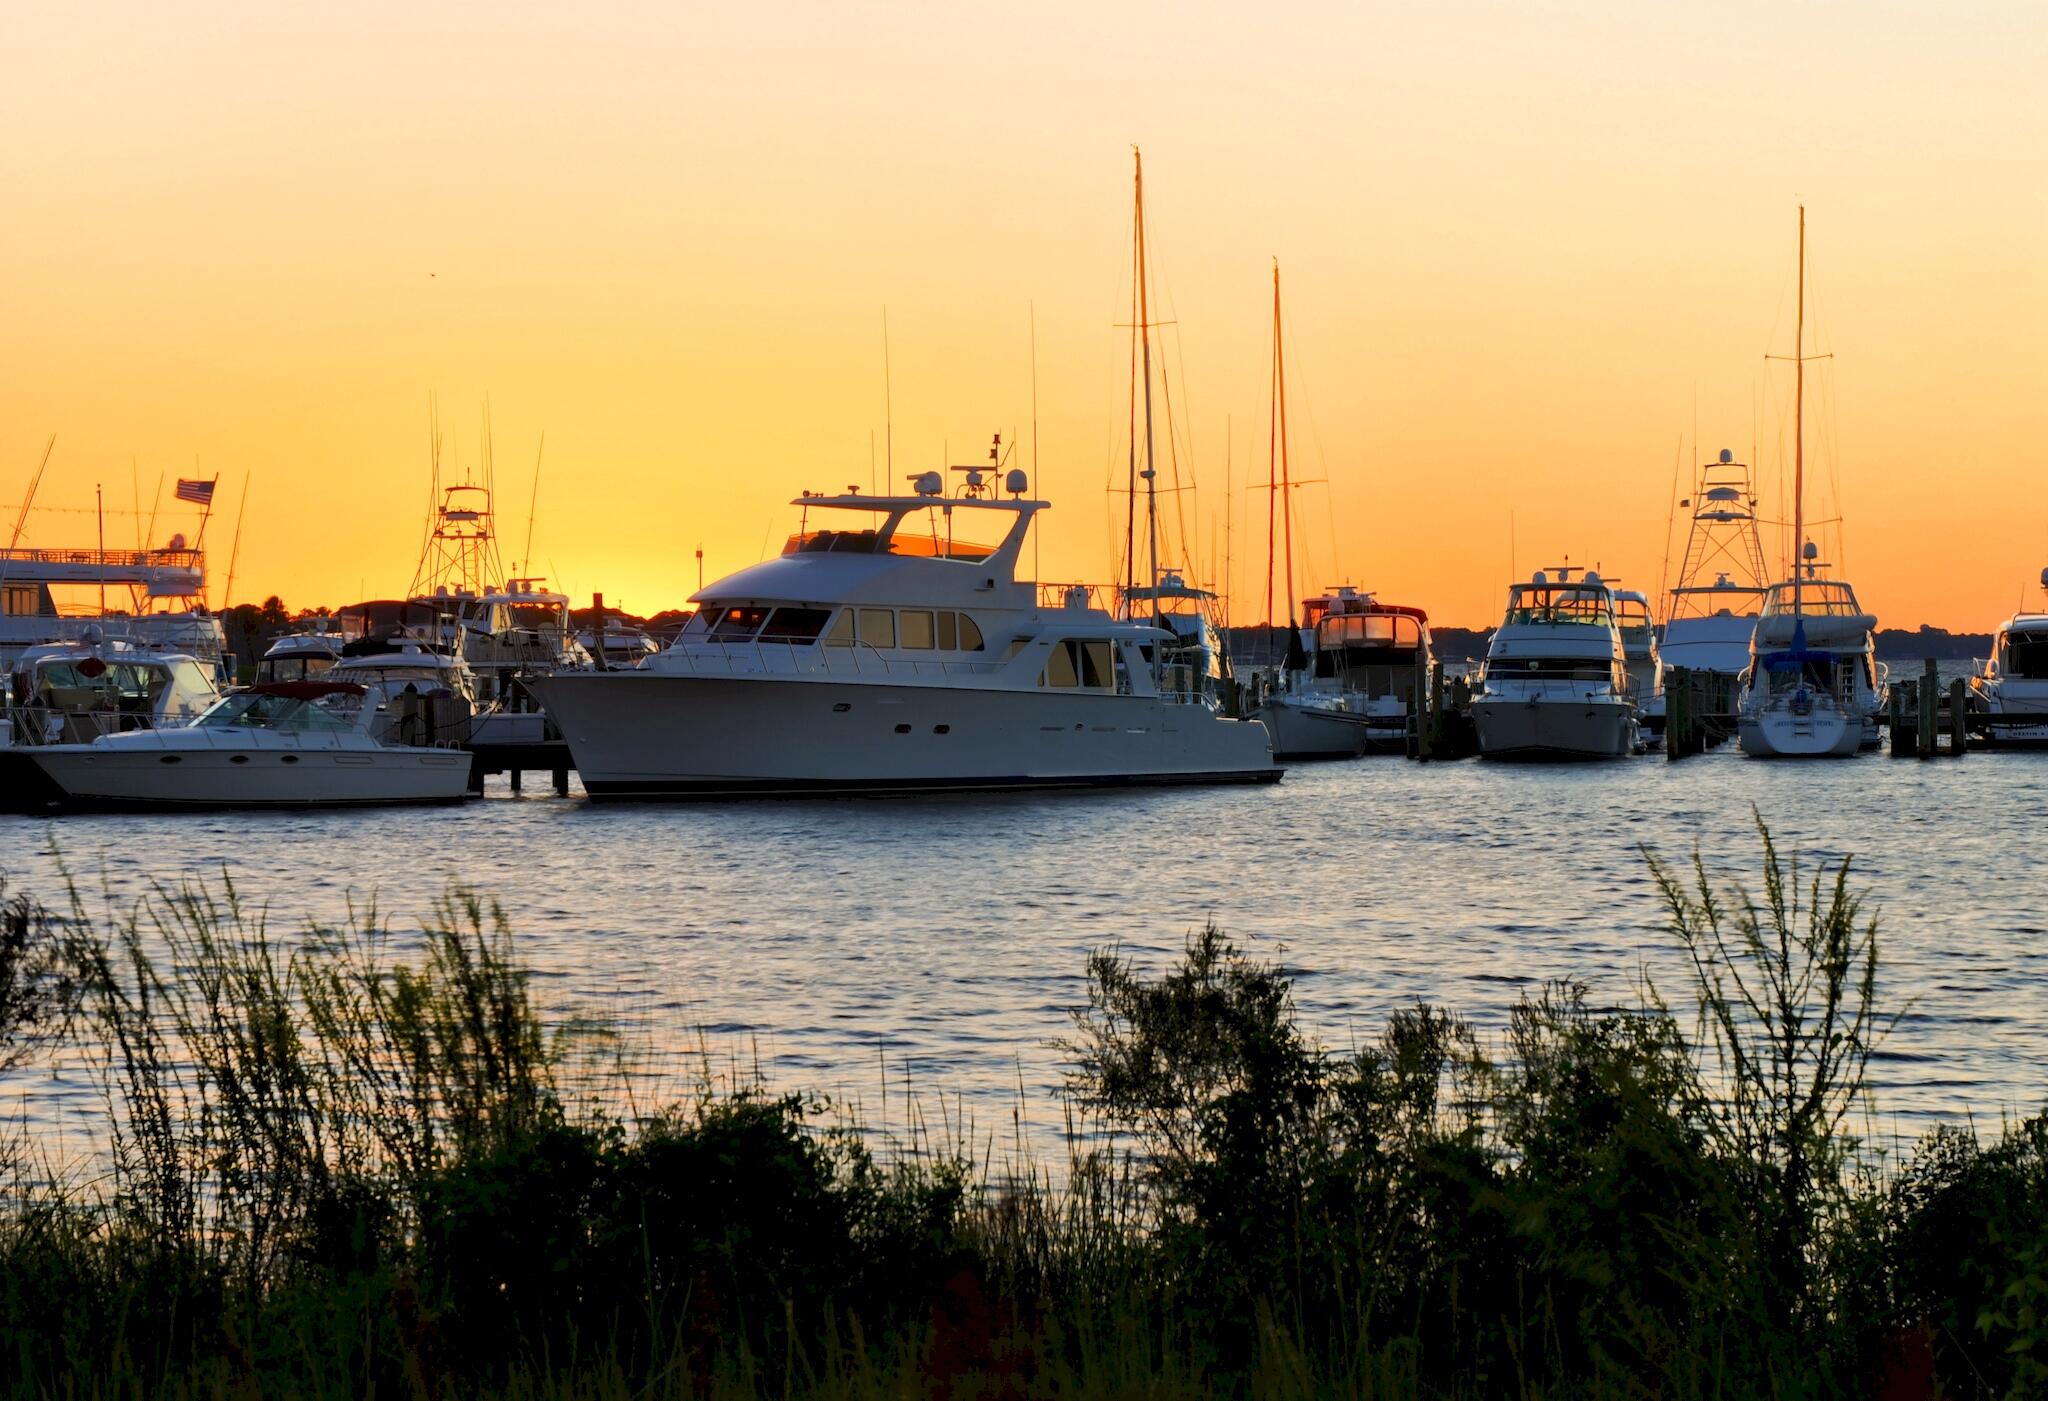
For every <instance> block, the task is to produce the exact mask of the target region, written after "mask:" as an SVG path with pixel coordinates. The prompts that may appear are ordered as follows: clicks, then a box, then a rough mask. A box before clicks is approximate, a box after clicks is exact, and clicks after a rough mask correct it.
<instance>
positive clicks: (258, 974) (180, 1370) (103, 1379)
mask: <svg viewBox="0 0 2048 1401" xmlns="http://www.w3.org/2000/svg"><path fill="white" fill-rule="evenodd" d="M1763 837H1764V840H1763V870H1762V876H1763V879H1762V886H1761V890H1760V892H1758V893H1756V894H1755V895H1751V894H1748V893H1745V892H1743V891H1741V890H1740V889H1738V888H1735V887H1733V886H1728V885H1722V884H1717V883H1716V882H1715V881H1714V880H1713V879H1712V878H1711V876H1710V874H1709V871H1708V868H1707V867H1706V865H1705V864H1704V863H1703V862H1700V861H1699V860H1698V859H1695V860H1694V862H1693V863H1692V864H1691V865H1690V866H1687V867H1672V866H1667V865H1665V864H1663V863H1661V862H1658V861H1656V860H1654V859H1651V858H1646V859H1650V861H1651V869H1652V872H1653V874H1654V876H1655V879H1656V880H1657V882H1658V885H1659V888H1660V889H1661V891H1662V892H1663V897H1664V902H1665V908H1666V915H1667V920H1668V924H1669V927H1670V932H1671V935H1672V937H1673V938H1674V939H1676V940H1677V941H1678V943H1679V946H1680V947H1681V948H1682V949H1683V950H1684V951H1685V952H1686V953H1687V954H1688V956H1689V957H1688V960H1687V965H1686V966H1687V967H1688V968H1689V970H1690V978H1689V981H1688V982H1687V984H1686V985H1685V986H1684V987H1683V988H1682V989H1680V988H1668V989H1667V988H1657V987H1654V986H1649V985H1647V984H1646V985H1645V987H1644V988H1643V990H1642V994H1641V996H1640V997H1639V998H1638V999H1637V1000H1636V1003H1635V1005H1632V1006H1629V1007H1611V1006H1605V1005H1601V1004H1599V1003H1598V1002H1596V1001H1595V1000H1594V998H1593V997H1592V995H1591V993H1590V991H1589V989H1588V988H1586V987H1585V986H1583V985H1580V984H1576V983H1570V982H1564V983H1555V984H1552V985H1549V986H1547V987H1545V988H1542V989H1541V990H1539V991H1537V992H1535V993H1533V994H1531V995H1529V996H1527V997H1525V998H1524V999H1523V1000H1522V1001H1521V1002H1520V1004H1519V1005H1518V1006H1516V1007H1515V1008H1514V1010H1513V1014H1512V1018H1511V1022H1510V1025H1509V1029H1508V1031H1507V1033H1506V1035H1505V1037H1504V1038H1503V1039H1502V1041H1501V1043H1500V1044H1499V1045H1498V1046H1496V1047H1493V1048H1491V1050H1489V1048H1488V1047H1487V1046H1485V1045H1482V1044H1481V1042H1480V1040H1479V1038H1477V1037H1476V1036H1475V1035H1474V1034H1473V1033H1472V1032H1471V1031H1470V1029H1469V1028H1468V1027H1467V1026H1466V1025H1465V1024H1464V1023H1463V1022H1462V1021H1460V1020H1459V1019H1458V1018H1457V1017H1456V1016H1455V1015H1454V1014H1452V1013H1450V1012H1447V1011H1445V1010H1442V1009H1438V1008H1432V1007H1425V1006H1418V1007H1415V1008H1412V1009H1410V1010H1407V1011H1404V1012H1401V1013H1399V1014H1398V1015H1396V1016H1394V1017H1392V1018H1391V1019H1390V1020H1389V1022H1388V1023H1387V1025H1386V1026H1385V1028H1384V1029H1383V1030H1382V1031H1381V1033H1380V1034H1379V1036H1378V1037H1377V1038H1376V1039H1375V1040H1373V1041H1372V1042H1371V1043H1370V1044H1368V1045H1365V1046H1361V1047H1354V1048H1351V1049H1346V1050H1341V1051H1340V1050H1336V1049H1332V1048H1330V1047H1328V1046H1325V1045H1323V1044H1321V1043H1319V1042H1318V1041H1316V1040H1315V1039H1314V1038H1313V1037H1312V1036H1311V1035H1310V1034H1309V1033H1308V1032H1307V1031H1306V1030H1305V1029H1304V1028H1303V1027H1302V1025H1301V1024H1300V1021H1299V1019H1298V1018H1297V1016H1296V1013H1295V1009H1294V1005H1293V1001H1292V980H1291V977H1290V975H1289V973H1288V971H1287V970H1286V969H1285V968H1284V967H1282V966H1281V965H1279V964H1278V963H1275V962H1271V961H1266V960H1263V959H1260V958H1258V957H1256V956H1254V955H1253V954H1252V953H1250V952H1248V951H1247V950H1246V949H1244V948H1243V947H1241V946H1239V945H1238V944H1237V943H1235V942H1234V941H1233V940H1231V939H1230V938H1229V937H1228V936H1227V935H1226V934H1225V933H1223V932H1222V931H1220V930H1218V929H1216V928H1215V927H1213V926H1209V927H1205V928H1203V929H1200V930H1198V931H1196V932H1195V933H1194V934H1193V935H1192V936H1191V937H1190V938H1189V939H1188V942H1187V947H1186V950H1185V954H1184V956H1183V957H1182V959H1181V960H1180V962H1179V963H1178V964H1177V966H1174V967H1172V968H1170V969H1167V970H1165V971H1163V972H1158V973H1155V972H1151V971H1148V970H1146V969H1144V968H1141V967H1139V966H1138V965H1137V964H1136V963H1135V962H1133V961H1132V960H1130V959H1128V958H1126V957H1124V956H1122V955H1121V954H1120V953H1118V952H1117V951H1114V950H1110V951H1104V952H1102V953H1099V954H1097V955H1096V956H1095V957H1094V958H1092V959H1091V960H1090V961H1089V964H1088V969H1087V973H1088V996H1087V1002H1086V1005H1085V1006H1084V1007H1082V1008H1080V1009H1078V1010H1077V1011H1076V1013H1075V1015H1074V1021H1073V1029H1072V1031H1071V1033H1070V1036H1069V1038H1068V1041H1067V1044H1066V1047H1065V1050H1066V1052H1067V1055H1068V1057H1069V1063H1070V1067H1071V1078H1070V1085H1069V1094H1068V1114H1069V1116H1070V1123H1071V1126H1072V1129H1073V1132H1072V1133H1071V1135H1070V1142H1071V1143H1072V1144H1073V1145H1074V1147H1073V1149H1072V1157H1071V1160H1070V1161H1069V1162H1068V1163H1066V1164H1063V1165H1061V1166H1060V1168H1059V1170H1058V1171H1057V1172H1052V1171H1047V1170H1043V1169H1039V1170H1031V1169H1028V1168H1026V1169H1023V1170H1017V1171H1009V1172H997V1171H994V1170H993V1169H992V1168H991V1167H990V1166H989V1165H988V1163H987V1161H986V1159H985V1158H980V1159H978V1158H977V1157H976V1156H975V1154H974V1152H973V1145H972V1144H971V1143H967V1142H947V1141H944V1140H943V1139H942V1138H939V1137H936V1136H934V1135H932V1134H930V1133H928V1132H922V1131H920V1132H913V1133H911V1134H909V1136H908V1137H907V1138H902V1139H899V1140H898V1141H895V1142H891V1143H887V1144H881V1143H878V1141H877V1139H876V1136H875V1135H872V1134H867V1133H863V1132H861V1131H860V1130H859V1128H858V1126H857V1125H854V1124H851V1123H849V1122H848V1120H847V1118H846V1116H845V1114H844V1113H843V1112H842V1111H840V1110H838V1109H835V1107H834V1106H832V1105H830V1104H828V1103H827V1102H826V1101H824V1100H821V1099H817V1098H814V1097H809V1096H800V1095H787V1094H776V1093H771V1092H769V1091H768V1090H767V1089H766V1088H765V1087H763V1086H761V1085H759V1084H757V1083H751V1082H748V1081H746V1080H741V1081H739V1082H737V1083H719V1082H716V1081H714V1080H713V1079H711V1078H709V1077H707V1078H705V1079H703V1080H702V1082H701V1083H700V1085H699V1087H698V1088H697V1089H696V1090H695V1091H694V1092H693V1093H692V1094H690V1095H688V1096H686V1097H685V1099H684V1100H683V1102H681V1103H678V1104H674V1105H671V1106H668V1107H665V1108H663V1109H661V1110H660V1111H658V1112H652V1113H636V1114H624V1113H620V1112H617V1111H616V1110H606V1109H604V1108H602V1107H600V1106H603V1105H605V1104H607V1103H614V1102H615V1101H616V1098H617V1097H616V1096H612V1097H610V1098H607V1096H606V1095H604V1094H599V1093H592V1092H590V1087H591V1086H592V1085H593V1084H596V1085H599V1086H600V1087H601V1086H602V1084H603V1083H604V1081H605V1077H606V1075H607V1074H608V1073H613V1072H616V1073H619V1074H621V1075H623V1074H624V1070H625V1069H626V1068H625V1067H620V1066H619V1065H618V1060H619V1056H620V1053H619V1052H618V1049H617V1045H616V1042H615V1041H613V1040H612V1039H610V1038H608V1037H607V1035H606V1034H605V1032H604V1029H603V1028H601V1027H594V1026H591V1025H588V1024H579V1023H575V1022H556V1023H551V1022H549V1021H548V1020H547V1019H546V1018H544V1016H543V1014H542V1010H541V1009H540V1007H539V1006H538V1005H537V1004H536V1002H535V1000H534V997H533V994H532V988H531V986H530V984H529V981H528V978H527V976H526V974H525V973H524V972H523V970H522V969H521V968H520V966H519V964H518V962H517V959H516V955H515V950H514V947H513V944H512V940H511V937H510V935H509V933H508V932H507V929H506V925H505V921H504V919H503V917H502V915H501V914H500V913H499V912H498V910H497V909H496V907H495V906H493V905H491V904H489V903H488V902H486V901H484V900H482V899H481V898H479V897H477V896H475V895H474V894H471V893H469V892H465V891H461V890H454V891H451V892H449V893H448V894H447V895H446V896H445V897H444V899H443V900H442V901H441V903H440V904H439V906H438V907H437V909H436V910H435V912H434V914H433V917H431V918H429V919H428V920H426V921H424V922H423V927H422V928H421V929H419V930H417V931H411V930H407V931H404V932H403V933H402V934H401V932H400V931H397V930H394V929H392V928H391V927H390V926H388V925H387V924H386V923H385V922H384V921H382V920H381V918H380V917H379V915H378V913H377V911H376V910H374V909H372V908H365V909H362V910H359V911H357V912H355V914H354V915H353V916H352V918H350V919H349V920H348V921H345V922H344V925H343V926H342V927H340V928H307V929H302V930H294V931H293V932H292V934H291V936H290V937H277V936H274V935H273V934H272V932H271V931H270V929H269V927H268V922H267V919H266V916H265V914H264V912H262V911H259V910H253V909H251V908H249V907H247V906H245V905H244V904H243V903H242V902H241V899H240V897H239V895H238V893H237V892H236V890H235V888H234V886H233V884H232V882H230V881H228V880H227V879H226V878H224V877H223V878H221V879H220V880H218V881H216V882H214V883H212V884H211V885H204V886H203V885H197V884H194V885H185V886H180V887H177V888H171V889H161V890H159V891H157V892H156V894H155V895H154V896H153V897H152V898H150V899H148V900H145V901H143V902H140V904H139V905H138V906H137V907H136V909H135V910H134V912H133V913H132V915H131V916H129V917H127V918H125V919H123V920H121V921H119V922H117V924H116V926H115V927H113V928H102V927H101V926H100V924H99V923H97V922H96V921H94V920H93V919H91V918H89V917H88V916H87V915H86V912H85V909H84V906H83V902H82V901H80V900H79V899H78V897H77V896H76V895H75V894H73V895H72V896H71V898H70V901H69V904H68V906H67V907H65V908H64V909H63V912H62V913H61V914H59V915H53V914H51V913H50V912H49V911H47V910H45V909H44V908H43V907H41V906H39V905H37V904H35V903H34V902H32V901H30V900H28V899H27V898H25V897H23V896H21V895H18V894H17V895H15V896H13V897H12V898H5V899H4V914H5V920H4V934H5V937H4V939H0V1054H4V1055H5V1056H6V1057H7V1058H8V1062H7V1063H9V1064H11V1065H12V1066H13V1067H14V1071H13V1073H15V1074H16V1075H20V1074H25V1073H34V1071H35V1067H37V1066H38V1065H39V1064H40V1063H41V1062H42V1060H43V1059H44V1058H47V1057H57V1058H59V1059H62V1058H65V1057H69V1058H70V1059H71V1063H72V1064H74V1065H75V1064H76V1063H77V1061H78V1059H79V1058H81V1057H82V1058H83V1059H84V1061H85V1062H86V1063H87V1064H88V1065H90V1066H91V1067H92V1068H93V1070H94V1073H96V1074H97V1075H98V1077H99V1078H100V1081H101V1083H102V1085H103V1087H104V1090H105V1095H104V1103H105V1121H104V1124H103V1125H102V1126H101V1128H102V1137H103V1138H104V1140H105V1141H106V1142H107V1144H108V1145H109V1155H110V1159H111V1169H110V1172H109V1174H108V1175H107V1176H106V1177H105V1178H104V1179H100V1180H93V1181H86V1182H76V1181H72V1180H69V1179H67V1178H64V1177H62V1176H61V1175H55V1174H52V1173H50V1172H48V1171H46V1170H45V1168H46V1165H45V1164H43V1163H42V1162H41V1161H40V1160H39V1159H38V1157H37V1155H36V1153H35V1152H34V1151H33V1150H34V1145H33V1144H30V1143H27V1142H23V1141H20V1140H17V1141H15V1142H14V1143H13V1145H12V1150H11V1151H12V1162H11V1167H12V1176H11V1181H10V1185H9V1190H8V1195H7V1199H6V1203H5V1206H4V1210H0V1339H4V1340H5V1342H4V1347H0V1376H4V1377H5V1379H6V1382H7V1387H8V1390H9V1391H10V1392H11V1393H12V1394H18V1395H28V1396H41V1395H49V1396H57V1395H64V1396H72V1395H123V1396H141V1395H148V1396H202V1395H204V1396H216V1395H236V1396H243V1395H251V1396H253V1395H271V1394H278V1395H305V1396H337V1397H339V1396H352V1397H354V1396H366V1395H371V1394H375V1395H379V1396H468V1395H485V1394H510V1395H521V1396H536V1397H538V1396H564V1397H571V1396H573V1397H586V1396H588V1397H600V1396H614V1395H617V1396H628V1395H630V1396H689V1395H719V1396H724V1395H734V1396H737V1395H760V1394H776V1395H821V1396H822V1395H832V1396H839V1395H845V1396H892V1397H895V1396H905V1395H942V1396H956V1397H965V1396H1000V1397H1012V1396H1016V1397H1022V1396H1036V1395H1046V1396H1052V1395H1095V1394H1105V1395H1131V1396H1158V1395H1185V1394H1239V1395H1248V1396H1260V1397H1265V1396H1294V1395H1330V1396H1339V1395H1341V1396H1352V1395H1373V1396H1381V1395H1385V1396H1460V1397H1462V1396H1472V1397H1481V1396H1486V1397H1491V1396H1501V1395H1517V1396H1532V1397H1553V1396H1554V1397H1565V1396H1586V1395H1595V1396H1609V1395H1611V1396H1627V1397H1664V1396H1669V1397H1707V1396H1715V1397H1724V1396H1747V1395H1775V1396H1787V1397H1804V1396H1813V1397H1832V1396H1868V1395H1879V1394H1882V1395H1895V1396H1904V1395H1913V1396H1934V1395H1947V1396H1956V1397H1965V1396H1968V1397H2024V1396H2032V1395H2040V1394H2043V1390H2044V1388H2048V1120H2044V1119H2042V1118H2038V1117H2037V1118H2032V1119H2028V1120H2026V1121H2024V1122H2021V1123H2016V1124H2012V1125H2009V1126H2008V1127H2006V1128H2005V1129H2004V1130H2003V1131H2002V1132H2001V1133H1999V1134H1998V1135H1996V1136H1995V1137H1993V1138H1991V1139H1990V1140H1989V1141H1983V1140H1980V1139H1979V1138H1978V1137H1977V1135H1975V1134H1974V1133H1973V1132H1972V1131H1970V1130H1969V1129H1967V1128H1944V1129H1941V1130H1938V1131H1936V1132H1934V1133H1932V1134H1930V1135H1928V1136H1927V1137H1926V1138H1925V1139H1924V1140H1922V1141H1921V1142H1920V1143H1919V1144H1918V1145H1917V1146H1915V1147H1913V1148H1912V1149H1911V1150H1910V1151H1909V1152H1907V1153H1906V1154H1905V1155H1904V1156H1903V1158H1902V1159H1900V1160H1897V1161H1892V1160H1890V1159H1888V1158H1887V1157H1886V1156H1885V1155H1883V1154H1881V1153H1879V1152H1877V1151H1876V1149H1875V1147H1873V1145H1871V1144H1870V1143H1868V1142H1866V1141H1864V1139H1863V1138H1862V1137H1861V1134H1862V1132H1863V1131H1864V1128H1865V1125H1867V1124H1868V1122H1869V1121H1870V1115H1869V1108H1868V1105H1867V1096H1868V1081H1867V1074H1868V1068H1869V1063H1870V1058H1871V1056H1872V1054H1873V1052H1874V1051H1876V1049H1877V1048H1878V1047H1879V1045H1880V1044H1881V1042H1882V1039H1883V1037H1884V1034H1885V1032H1886V1030H1887V1028H1888V1026H1889V1014H1888V1012H1887V1009H1886V1007H1885V1005H1884V1003H1883V1001H1882V993H1883V985H1882V980H1881V973H1882V962H1881V959H1880V944H1879V939H1878V927H1877V923H1876V921H1875V919H1874V918H1872V917H1871V916H1870V915H1869V914H1868V912H1866V911H1865V910H1864V909H1863V908H1862V907H1861V905H1860V903H1859V900H1858V898H1857V896H1856V895H1855V893H1854V891H1853V888H1852V885H1851V881H1850V870H1849V867H1848V864H1847V863H1846V862H1844V863H1842V864H1841V865H1840V866H1838V867H1836V868H1834V869H1832V870H1825V871H1816V872H1810V873H1802V872H1801V871H1800V870H1799V868H1798V865H1797V863H1796V861H1789V860H1787V859H1786V858H1784V857H1783V856H1782V855H1781V854H1780V853H1779V852H1778V851H1777V850H1776V849H1775V847H1774V846H1773V845H1772V844H1771V842H1770V839H1769V836H1768V833H1764V834H1763ZM4 897H5V891H4V890H0V898H4ZM401 955H402V956H401ZM608 1067H610V1070H608V1069H607V1068H608Z"/></svg>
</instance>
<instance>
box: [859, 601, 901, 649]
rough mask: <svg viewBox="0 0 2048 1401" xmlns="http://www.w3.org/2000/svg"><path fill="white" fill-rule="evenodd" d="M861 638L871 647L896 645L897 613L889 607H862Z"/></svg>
mask: <svg viewBox="0 0 2048 1401" xmlns="http://www.w3.org/2000/svg"><path fill="white" fill-rule="evenodd" d="M860 640H861V641H862V642H864V643H866V644H867V645H868V646H870V647H883V648H887V647H894V646H895V645H896V614H895V613H894V612H893V611H891V610H890V609H887V608H863V609H861V610H860Z"/></svg>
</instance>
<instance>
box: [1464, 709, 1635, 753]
mask: <svg viewBox="0 0 2048 1401" xmlns="http://www.w3.org/2000/svg"><path fill="white" fill-rule="evenodd" d="M1472 723H1473V727H1474V728H1475V729H1476V730H1477V731H1478V734H1479V752H1480V754H1481V755H1482V756H1483V757H1485V758H1488V759H1619V758H1621V757H1623V756H1624V755H1628V754H1633V753H1635V752H1636V749H1637V742H1638V731H1637V726H1636V714H1635V707H1634V706H1632V705H1630V704H1628V703H1627V702H1626V701H1619V700H1603V699H1597V698H1595V699H1587V698H1584V697H1581V698H1578V699H1564V698H1541V699H1525V698H1523V697H1520V696H1513V695H1506V696H1484V695H1483V696H1479V697H1477V698H1475V699H1474V700H1473V702H1472Z"/></svg>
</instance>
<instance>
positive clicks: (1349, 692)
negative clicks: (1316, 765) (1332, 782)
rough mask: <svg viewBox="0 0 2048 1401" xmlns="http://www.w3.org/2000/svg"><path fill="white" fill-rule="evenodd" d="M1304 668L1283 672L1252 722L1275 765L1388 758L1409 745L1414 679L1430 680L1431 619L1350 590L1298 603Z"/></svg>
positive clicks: (1415, 610)
mask: <svg viewBox="0 0 2048 1401" xmlns="http://www.w3.org/2000/svg"><path fill="white" fill-rule="evenodd" d="M1301 634H1302V636H1303V637H1305V638H1306V640H1307V645H1306V646H1305V647H1304V648H1303V651H1302V657H1301V661H1302V665H1301V666H1299V667H1295V668H1285V667H1283V668H1282V669H1281V670H1280V671H1279V672H1278V673H1276V674H1275V676H1274V678H1273V684H1274V687H1275V689H1273V690H1271V691H1269V692H1266V693H1265V694H1262V695H1261V696H1260V698H1259V703H1258V708H1257V710H1256V712H1255V713H1256V715H1257V716H1258V718H1259V719H1260V720H1261V721H1263V722H1264V723H1265V725H1266V728H1267V729H1269V730H1271V731H1272V732H1273V752H1274V755H1275V756H1276V757H1279V758H1304V757H1316V756H1321V757H1345V756H1349V755H1355V754H1364V753H1392V752H1395V751H1398V750H1400V749H1402V748H1404V747H1405V746H1406V744H1407V742H1408V715H1409V712H1410V710H1411V709H1412V708H1413V706H1414V703H1415V693H1416V686H1417V679H1418V678H1419V677H1426V676H1427V675H1428V674H1429V668H1430V663H1431V661H1432V653H1431V647H1430V635H1429V615H1428V614H1427V613H1425V612H1423V610H1422V609H1420V608H1409V607H1405V606H1403V605H1400V604H1392V603H1381V602H1380V601H1379V600H1378V599H1377V598H1375V597H1373V595H1371V594H1370V593H1364V592H1361V591H1360V590H1358V589H1355V588H1351V587H1348V586H1345V587H1339V588H1333V589H1328V590H1325V591H1324V592H1323V593H1322V594H1320V595H1318V596H1317V597H1314V598H1311V599H1308V600H1307V601H1305V602H1304V603H1303V604H1302V628H1301Z"/></svg>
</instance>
